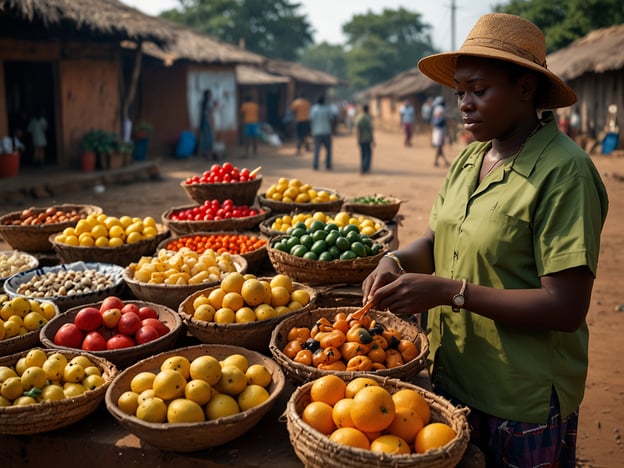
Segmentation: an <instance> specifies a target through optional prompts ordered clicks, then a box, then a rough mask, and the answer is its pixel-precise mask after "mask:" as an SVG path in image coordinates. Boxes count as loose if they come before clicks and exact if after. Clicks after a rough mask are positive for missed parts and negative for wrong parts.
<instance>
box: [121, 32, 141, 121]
mask: <svg viewBox="0 0 624 468" xmlns="http://www.w3.org/2000/svg"><path fill="white" fill-rule="evenodd" d="M142 45H143V43H142V42H141V41H139V42H138V43H137V48H136V53H135V54H134V67H133V69H132V80H131V81H130V88H128V92H127V93H126V96H125V99H124V102H123V106H122V116H123V121H124V122H125V121H126V120H127V119H128V112H129V109H130V105H131V104H132V101H134V96H135V95H136V89H137V87H138V84H139V77H140V76H141V60H142V58H143V47H142Z"/></svg>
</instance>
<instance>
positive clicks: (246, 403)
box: [237, 384, 270, 411]
mask: <svg viewBox="0 0 624 468" xmlns="http://www.w3.org/2000/svg"><path fill="white" fill-rule="evenodd" d="M269 397H270V395H269V392H268V391H267V390H266V388H264V387H261V386H260V385H254V384H252V385H248V386H247V387H245V389H244V390H243V391H242V392H241V393H240V394H239V395H238V398H237V401H238V406H239V408H240V409H241V411H245V410H248V409H251V408H253V407H254V406H258V405H261V404H262V403H264V402H265V401H266V400H268V399H269Z"/></svg>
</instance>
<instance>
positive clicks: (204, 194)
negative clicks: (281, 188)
mask: <svg viewBox="0 0 624 468" xmlns="http://www.w3.org/2000/svg"><path fill="white" fill-rule="evenodd" d="M261 185H262V176H261V175H259V176H257V177H256V178H255V179H254V180H250V181H247V182H222V183H213V184H187V183H186V182H184V181H182V182H180V186H181V187H182V188H183V189H184V191H185V192H186V195H187V196H188V197H189V198H190V199H191V200H192V201H194V202H195V203H197V204H199V205H201V204H202V203H204V202H205V201H206V200H219V201H220V202H222V201H225V200H227V199H230V200H232V201H233V202H234V204H235V205H253V204H254V202H255V201H256V195H257V194H258V190H259V189H260V186H261Z"/></svg>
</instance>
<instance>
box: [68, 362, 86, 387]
mask: <svg viewBox="0 0 624 468" xmlns="http://www.w3.org/2000/svg"><path fill="white" fill-rule="evenodd" d="M84 376H85V368H84V367H82V366H81V365H80V364H75V363H71V362H70V363H69V364H67V365H66V366H65V369H63V379H64V380H65V382H73V383H77V382H80V381H82V379H84Z"/></svg>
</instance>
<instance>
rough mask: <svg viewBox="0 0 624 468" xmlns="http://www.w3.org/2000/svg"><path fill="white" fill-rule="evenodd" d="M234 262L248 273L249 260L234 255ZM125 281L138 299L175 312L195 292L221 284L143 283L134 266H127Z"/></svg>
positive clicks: (238, 268) (237, 269) (237, 267)
mask: <svg viewBox="0 0 624 468" xmlns="http://www.w3.org/2000/svg"><path fill="white" fill-rule="evenodd" d="M232 262H233V263H234V267H235V268H236V271H239V272H241V273H243V274H245V273H247V260H245V259H244V258H243V257H241V256H240V255H232ZM123 279H124V281H125V282H126V285H127V286H128V289H130V292H132V294H133V295H134V297H136V298H137V299H141V300H143V301H148V302H154V303H156V304H162V305H164V306H166V307H169V308H170V309H173V310H178V307H179V306H180V304H181V303H182V301H184V299H186V298H187V297H188V296H190V295H191V294H193V293H194V292H196V291H200V290H203V289H206V288H208V287H210V286H214V285H215V284H218V283H219V282H218V281H216V282H211V283H200V284H184V285H177V284H152V283H143V282H141V281H137V280H135V279H134V268H133V266H132V265H130V266H127V267H126V269H125V270H124V272H123Z"/></svg>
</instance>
